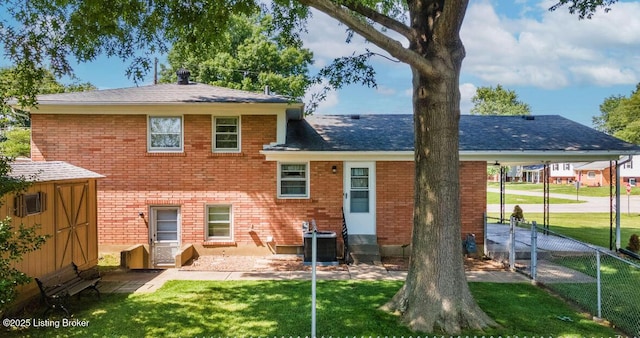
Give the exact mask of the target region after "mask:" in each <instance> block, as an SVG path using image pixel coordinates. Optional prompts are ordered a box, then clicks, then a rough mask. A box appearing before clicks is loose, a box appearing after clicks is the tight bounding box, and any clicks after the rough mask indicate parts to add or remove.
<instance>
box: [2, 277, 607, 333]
mask: <svg viewBox="0 0 640 338" xmlns="http://www.w3.org/2000/svg"><path fill="white" fill-rule="evenodd" d="M310 285H311V282H310V281H226V282H221V281H170V282H168V283H167V284H165V286H164V287H162V288H161V289H160V290H158V291H157V292H154V293H149V294H130V295H127V294H105V295H104V297H103V299H102V300H101V301H97V302H95V301H94V300H93V299H92V297H83V298H82V299H81V300H79V301H77V300H75V299H74V303H73V304H74V305H75V307H74V313H75V315H74V318H75V319H77V320H83V321H87V322H88V326H87V327H75V328H62V327H61V328H57V329H56V328H33V327H32V328H30V329H29V330H26V331H22V332H12V333H6V332H2V333H5V334H4V336H10V337H18V336H19V337H57V336H62V337H102V336H106V337H163V336H172V337H179V336H181V337H194V336H201V337H202V336H210V337H235V336H238V337H241V336H244V337H250V336H253V337H259V336H262V337H274V336H277V337H282V336H285V337H289V336H293V337H297V336H301V337H304V336H308V335H309V334H310V308H311V306H310V302H311V301H310V290H311V287H310ZM401 285H402V282H397V281H374V282H372V281H319V282H318V287H317V290H318V291H317V335H318V336H325V337H328V336H333V337H346V336H349V337H353V336H356V337H362V336H364V337H368V336H373V337H376V336H389V337H392V336H396V337H401V336H405V337H409V336H415V335H416V333H414V332H410V331H408V330H407V328H406V327H404V326H402V325H400V324H399V323H398V317H396V316H395V315H393V314H390V313H386V312H383V311H381V310H379V309H378V308H379V307H380V306H381V305H382V304H384V303H385V302H386V301H387V300H388V299H390V298H391V297H392V296H393V295H394V293H395V292H396V291H397V290H398V289H399V288H400V286H401ZM470 287H471V290H472V292H473V294H474V296H475V297H476V299H477V301H478V303H479V304H480V306H481V307H482V308H483V309H485V311H486V312H487V313H488V314H489V315H490V316H491V317H492V318H494V319H495V320H496V321H497V322H498V323H499V324H500V325H501V327H500V328H495V329H491V330H487V331H486V332H477V331H468V332H464V333H463V335H478V336H481V335H486V336H489V335H493V336H498V335H502V336H508V335H510V336H515V335H518V336H521V337H522V336H562V337H583V336H587V337H593V336H596V337H612V336H616V335H617V333H616V332H615V331H614V330H612V329H611V328H608V327H605V326H602V325H599V324H596V323H595V322H593V321H591V320H590V319H589V317H588V316H587V315H585V314H582V313H580V312H579V311H578V310H576V309H573V308H571V307H569V306H568V305H567V304H565V303H564V302H563V301H562V300H560V299H559V298H557V297H554V296H551V295H549V294H548V293H547V292H545V291H544V290H542V289H539V288H536V287H534V286H532V285H529V284H493V283H470ZM566 318H569V319H570V320H566ZM422 334H424V333H422ZM431 334H439V333H438V332H434V333H431Z"/></svg>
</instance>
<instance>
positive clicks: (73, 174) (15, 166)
mask: <svg viewBox="0 0 640 338" xmlns="http://www.w3.org/2000/svg"><path fill="white" fill-rule="evenodd" d="M9 165H10V166H11V172H10V173H9V176H10V177H12V178H24V179H26V180H28V181H32V182H49V181H63V180H73V179H87V178H103V177H105V176H103V175H100V174H98V173H96V172H93V171H91V170H87V169H84V168H80V167H76V166H74V165H72V164H69V163H67V162H62V161H51V162H37V161H22V160H18V161H14V162H11V163H10V164H9Z"/></svg>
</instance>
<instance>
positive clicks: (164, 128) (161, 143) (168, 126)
mask: <svg viewBox="0 0 640 338" xmlns="http://www.w3.org/2000/svg"><path fill="white" fill-rule="evenodd" d="M148 125H149V127H148V140H147V142H148V145H149V146H148V149H149V151H152V152H153V151H158V152H162V151H168V152H180V151H182V149H183V146H182V144H183V139H184V138H183V123H182V117H181V116H149V120H148Z"/></svg>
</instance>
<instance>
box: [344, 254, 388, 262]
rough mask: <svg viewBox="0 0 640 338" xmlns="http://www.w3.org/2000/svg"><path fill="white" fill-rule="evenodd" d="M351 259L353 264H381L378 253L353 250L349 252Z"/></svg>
mask: <svg viewBox="0 0 640 338" xmlns="http://www.w3.org/2000/svg"><path fill="white" fill-rule="evenodd" d="M350 254H351V259H352V260H353V264H354V265H362V264H367V265H382V259H381V257H380V254H374V255H370V254H359V253H355V252H351V253H350Z"/></svg>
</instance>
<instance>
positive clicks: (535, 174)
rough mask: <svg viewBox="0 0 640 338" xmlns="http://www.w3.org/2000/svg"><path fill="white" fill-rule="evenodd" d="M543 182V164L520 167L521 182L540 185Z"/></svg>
mask: <svg viewBox="0 0 640 338" xmlns="http://www.w3.org/2000/svg"><path fill="white" fill-rule="evenodd" d="M543 180H544V164H535V165H526V166H523V167H522V181H523V182H526V183H541V182H542V181H543Z"/></svg>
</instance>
